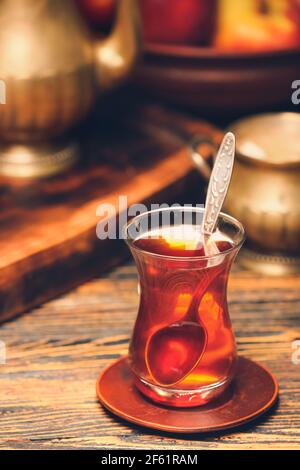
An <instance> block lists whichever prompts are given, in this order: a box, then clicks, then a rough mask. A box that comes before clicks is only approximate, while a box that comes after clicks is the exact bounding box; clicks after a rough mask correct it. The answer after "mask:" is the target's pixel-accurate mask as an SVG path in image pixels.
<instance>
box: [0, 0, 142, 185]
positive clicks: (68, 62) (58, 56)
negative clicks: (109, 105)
mask: <svg viewBox="0 0 300 470" xmlns="http://www.w3.org/2000/svg"><path fill="white" fill-rule="evenodd" d="M137 3H138V0H118V5H117V13H116V20H115V25H114V27H113V29H112V33H111V35H110V36H109V37H108V38H105V39H103V40H93V39H92V37H91V35H90V33H89V31H88V29H87V27H86V26H85V24H84V22H83V20H82V19H81V17H80V15H79V13H78V12H77V9H76V6H75V5H74V2H73V1H72V0H64V1H61V0H1V1H0V80H1V83H2V84H5V92H6V93H5V94H6V100H5V104H2V105H1V106H0V141H1V145H0V173H1V174H2V175H3V174H4V175H7V176H13V177H42V176H49V175H52V174H55V173H58V172H60V171H62V170H64V169H65V168H67V167H69V166H70V165H71V164H72V163H73V162H74V161H75V160H76V157H77V151H78V149H77V146H76V143H71V142H70V140H69V138H68V137H67V135H68V131H69V130H70V129H72V128H73V127H74V126H75V125H76V124H77V123H78V122H80V120H82V119H83V118H84V117H85V116H86V115H87V113H88V111H89V110H90V108H91V106H92V104H93V103H94V102H95V99H96V96H97V95H98V93H99V92H100V93H103V92H104V91H107V90H109V89H111V88H113V87H115V86H116V85H118V84H119V83H120V82H122V81H123V80H124V79H125V78H126V77H127V76H128V75H129V73H130V71H131V69H132V68H133V66H134V64H135V62H136V59H137V57H138V55H139V51H140V48H141V38H140V32H141V27H140V19H139V11H138V4H137Z"/></svg>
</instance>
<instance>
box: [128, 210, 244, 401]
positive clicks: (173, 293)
mask: <svg viewBox="0 0 300 470" xmlns="http://www.w3.org/2000/svg"><path fill="white" fill-rule="evenodd" d="M203 213H204V209H202V208H193V207H180V206H177V207H171V208H167V209H159V210H155V211H151V212H146V213H143V214H141V215H139V216H137V217H135V218H134V219H133V220H132V221H131V222H129V224H128V225H127V226H126V228H125V235H126V241H127V243H128V245H129V247H130V250H131V252H132V254H133V257H134V259H135V262H136V264H137V269H138V273H139V291H140V306H139V311H138V316H137V320H136V323H135V327H134V332H133V336H132V339H131V343H130V348H129V361H130V365H131V370H132V372H133V374H134V377H135V384H136V386H137V387H138V389H139V390H140V391H141V392H142V393H143V394H144V395H146V396H147V397H149V398H151V399H152V400H154V401H156V402H159V403H163V404H165V405H169V406H178V407H190V406H197V405H202V404H205V403H207V402H209V401H210V400H212V399H214V398H216V397H217V396H218V395H220V394H221V393H222V392H223V391H224V390H225V389H226V388H227V386H228V385H229V383H230V382H231V380H232V379H233V377H234V370H235V362H236V358H237V353H236V346H235V338H234V334H233V331H232V327H231V322H230V317H229V313H228V306H227V281H228V276H229V272H230V269H231V266H232V263H233V261H234V259H235V256H236V255H237V253H238V251H239V249H240V247H241V245H242V243H243V241H244V237H245V235H244V229H243V227H242V225H241V224H240V223H239V222H238V221H237V220H235V219H233V218H232V217H230V216H228V215H226V214H220V216H219V218H218V221H217V225H216V229H215V231H214V233H213V234H212V239H213V241H214V242H215V244H214V246H215V247H216V246H217V248H218V250H217V252H216V251H213V253H216V254H214V255H207V253H208V252H209V250H207V249H206V248H207V246H205V247H204V246H203V243H204V241H203V234H202V232H201V230H202V229H201V226H202V219H203ZM205 243H210V241H206V242H205Z"/></svg>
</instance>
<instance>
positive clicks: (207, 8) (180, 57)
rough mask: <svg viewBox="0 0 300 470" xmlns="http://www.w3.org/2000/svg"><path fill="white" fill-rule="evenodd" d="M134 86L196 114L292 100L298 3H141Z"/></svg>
mask: <svg viewBox="0 0 300 470" xmlns="http://www.w3.org/2000/svg"><path fill="white" fill-rule="evenodd" d="M140 5H141V13H142V19H143V25H144V40H145V56H144V60H143V61H142V62H141V64H140V65H139V67H138V70H137V73H136V83H138V84H139V85H140V86H142V87H143V88H146V89H148V90H150V91H151V92H152V93H155V94H156V95H157V96H159V97H161V98H163V99H165V100H167V101H169V102H172V103H174V104H180V105H184V106H188V107H192V108H196V109H199V110H205V109H207V110H210V111H213V112H215V111H222V112H223V113H224V112H225V113H228V114H236V113H237V112H238V113H240V112H244V111H247V112H249V111H250V112H251V111H257V110H259V109H266V108H271V107H275V106H281V105H286V104H287V103H290V102H291V95H292V83H293V81H294V80H296V79H299V78H300V0H140Z"/></svg>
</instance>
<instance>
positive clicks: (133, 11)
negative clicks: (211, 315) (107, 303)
mask: <svg viewBox="0 0 300 470" xmlns="http://www.w3.org/2000/svg"><path fill="white" fill-rule="evenodd" d="M0 80H1V82H0V83H1V87H0V90H1V99H0V103H1V104H0V175H1V176H0V201H1V208H2V211H1V215H0V224H1V234H0V242H1V246H0V255H1V256H0V258H1V265H0V275H1V282H0V302H1V312H2V313H1V315H2V317H1V318H2V319H4V320H5V319H8V318H11V317H12V316H13V315H15V314H16V313H20V312H22V311H24V310H27V309H28V308H30V307H33V306H35V305H38V304H39V303H41V302H43V301H45V300H48V299H49V298H52V297H54V296H56V295H58V294H61V293H63V292H66V291H68V290H69V289H70V288H71V287H73V286H75V285H78V284H79V283H81V282H83V281H85V280H87V279H89V278H91V277H92V276H93V275H95V273H99V272H101V270H103V269H107V268H108V267H110V266H112V265H114V264H116V263H118V262H119V261H120V260H121V259H123V258H122V257H123V254H122V253H123V249H122V247H121V244H119V245H118V244H117V242H115V243H114V244H110V245H109V246H107V244H106V243H104V242H100V241H99V240H97V239H96V236H95V227H96V224H97V217H96V209H97V206H98V205H99V204H100V203H101V202H110V203H114V204H115V203H116V201H117V196H118V195H120V194H125V195H127V196H128V201H129V203H134V202H141V201H147V202H155V201H158V202H167V201H173V200H176V201H177V202H183V203H184V202H193V203H199V202H203V198H204V195H205V190H206V184H207V179H208V177H209V174H210V169H211V166H212V163H213V157H214V155H215V152H216V148H217V146H218V144H219V142H220V139H221V137H222V133H223V132H224V130H225V129H227V128H230V129H231V130H233V131H234V132H235V133H236V135H237V160H236V165H235V170H234V175H233V180H232V184H231V188H230V192H229V195H228V197H227V200H226V210H227V211H228V212H230V213H231V214H232V215H234V216H235V217H237V218H238V219H240V220H241V221H242V222H243V223H244V225H245V227H246V230H247V234H248V242H247V245H246V248H245V249H244V250H243V252H242V255H241V258H240V263H241V265H243V266H244V267H246V268H248V269H252V270H254V271H256V272H258V273H260V274H261V273H263V274H267V275H272V276H273V275H284V276H285V275H297V274H298V273H299V271H300V246H299V239H300V209H299V204H298V202H297V201H298V200H299V197H300V194H299V192H300V185H299V181H300V180H299V176H300V132H299V131H300V116H299V109H300V108H299V106H300V104H299V103H300V0H243V1H240V0H119V1H117V0H63V1H62V0H60V1H58V0H51V1H49V0H48V1H47V0H9V1H8V0H2V1H1V2H0ZM191 144H192V145H191ZM104 245H105V246H104Z"/></svg>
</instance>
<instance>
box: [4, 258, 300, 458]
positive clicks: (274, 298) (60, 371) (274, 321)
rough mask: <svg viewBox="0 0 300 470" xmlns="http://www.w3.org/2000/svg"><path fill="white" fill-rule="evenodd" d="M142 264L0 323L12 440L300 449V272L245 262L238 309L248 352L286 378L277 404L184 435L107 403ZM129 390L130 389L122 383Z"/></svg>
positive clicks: (235, 301) (236, 295)
mask: <svg viewBox="0 0 300 470" xmlns="http://www.w3.org/2000/svg"><path fill="white" fill-rule="evenodd" d="M136 281H137V277H136V271H135V268H134V266H133V265H132V264H128V265H125V266H123V267H120V268H118V269H116V270H114V271H112V272H111V273H109V274H107V275H104V276H103V277H101V278H98V279H96V280H94V281H92V282H89V283H88V284H85V285H83V286H82V287H80V288H79V289H77V290H76V291H73V292H71V293H70V294H68V295H67V296H65V297H61V298H59V299H57V300H55V301H52V302H51V303H48V304H46V305H44V306H43V307H41V308H39V309H36V310H35V311H33V312H31V314H28V315H25V316H23V317H20V318H19V319H17V320H15V321H13V322H9V323H6V324H4V325H2V326H1V328H0V340H2V341H4V342H5V343H6V347H7V364H6V365H2V366H0V447H1V448H2V449H150V448H153V449H156V450H161V449H190V450H194V449H287V448H288V449H300V365H294V364H293V363H292V352H293V349H292V342H293V341H294V340H296V339H300V313H299V312H300V277H287V278H274V279H273V278H267V277H262V276H258V275H257V274H253V273H250V272H247V271H240V270H239V269H237V268H236V269H235V270H234V272H233V274H232V276H231V279H230V285H229V300H230V312H231V317H232V320H233V325H234V329H235V332H236V336H237V340H238V349H239V353H240V354H242V355H245V356H247V357H249V358H251V359H254V360H256V361H260V362H261V363H262V364H264V365H266V366H268V367H269V368H270V369H271V370H272V371H273V372H274V373H275V375H276V376H277V378H278V380H279V385H280V402H279V405H278V407H277V409H276V410H274V412H273V413H271V414H270V415H268V416H266V417H265V418H264V419H262V420H260V421H258V422H257V423H255V424H252V425H247V426H245V427H242V428H241V429H239V430H235V431H233V432H229V433H225V434H224V433H219V434H211V435H206V436H199V435H188V436H185V437H184V438H183V437H182V436H176V435H175V436H174V435H171V434H164V433H159V432H154V431H153V432H152V431H151V430H145V429H142V428H138V427H134V426H131V425H127V424H126V423H124V422H121V421H119V420H117V419H115V418H114V417H112V416H111V415H109V414H108V413H107V412H106V411H104V410H103V409H102V407H101V406H100V405H99V404H98V402H97V399H96V394H95V381H96V378H97V376H98V374H99V371H100V370H101V369H102V368H103V367H105V366H106V365H107V364H109V362H110V361H112V360H114V359H115V358H118V357H119V356H120V355H123V354H125V353H126V351H127V346H128V339H129V336H130V334H131V330H132V326H133V322H134V318H135V315H136V310H137V301H138V297H137V290H136ZM120 393H122V390H120Z"/></svg>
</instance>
